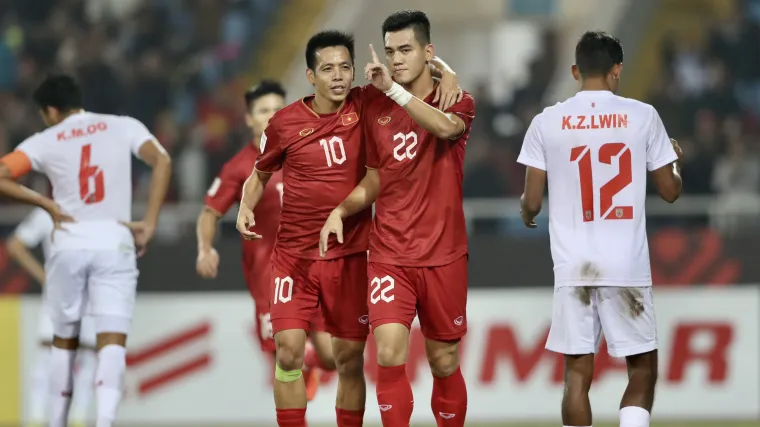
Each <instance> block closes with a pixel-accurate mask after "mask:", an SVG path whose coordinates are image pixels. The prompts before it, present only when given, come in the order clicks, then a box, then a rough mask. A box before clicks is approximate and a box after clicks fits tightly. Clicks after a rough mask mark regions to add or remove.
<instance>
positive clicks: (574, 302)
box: [546, 286, 657, 357]
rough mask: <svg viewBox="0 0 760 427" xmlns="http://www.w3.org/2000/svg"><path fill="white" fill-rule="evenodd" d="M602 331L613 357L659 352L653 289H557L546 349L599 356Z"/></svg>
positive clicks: (562, 352) (569, 287) (563, 352)
mask: <svg viewBox="0 0 760 427" xmlns="http://www.w3.org/2000/svg"><path fill="white" fill-rule="evenodd" d="M602 332H604V338H605V340H606V341H607V350H608V352H609V354H610V356H612V357H626V356H632V355H635V354H641V353H647V352H650V351H652V350H656V349H657V325H656V324H655V316H654V303H653V300H652V288H651V287H640V288H634V287H632V288H624V287H571V286H568V287H562V288H556V289H555V290H554V303H553V309H552V326H551V330H550V331H549V337H548V338H547V340H546V349H547V350H550V351H553V352H556V353H561V354H573V355H580V354H592V353H597V352H598V351H599V343H600V341H601V338H602Z"/></svg>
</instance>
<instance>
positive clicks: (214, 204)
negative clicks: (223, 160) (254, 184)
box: [206, 163, 243, 215]
mask: <svg viewBox="0 0 760 427" xmlns="http://www.w3.org/2000/svg"><path fill="white" fill-rule="evenodd" d="M236 172H237V171H236V168H235V165H234V164H232V163H227V164H225V165H224V167H223V168H222V171H221V172H219V176H217V177H216V178H214V182H212V183H211V187H209V189H208V191H207V192H206V206H208V207H209V208H211V209H213V210H215V211H216V212H218V213H220V214H222V215H224V214H226V213H227V211H228V210H229V209H230V207H231V206H232V205H233V204H235V202H237V201H238V200H237V196H238V194H239V192H240V189H241V188H242V187H243V182H242V181H241V178H240V174H239V173H236Z"/></svg>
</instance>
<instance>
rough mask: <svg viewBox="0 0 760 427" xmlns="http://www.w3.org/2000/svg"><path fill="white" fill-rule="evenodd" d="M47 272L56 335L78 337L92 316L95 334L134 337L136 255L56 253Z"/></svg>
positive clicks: (49, 261)
mask: <svg viewBox="0 0 760 427" xmlns="http://www.w3.org/2000/svg"><path fill="white" fill-rule="evenodd" d="M45 272H46V289H45V290H46V292H45V297H46V301H45V303H46V305H47V307H48V309H49V310H50V317H51V319H52V321H53V328H54V332H55V335H57V336H60V337H62V338H70V337H72V336H76V334H78V333H79V331H78V328H79V324H80V321H81V320H82V318H83V317H84V316H85V314H90V315H92V316H93V318H94V323H95V332H96V333H101V332H116V333H125V334H126V333H128V332H129V328H130V326H131V322H132V314H133V312H134V307H135V293H136V291H137V277H138V275H139V273H138V271H137V260H136V256H135V253H134V252H133V251H115V250H114V251H108V250H96V251H94V250H76V251H75V250H62V251H56V252H54V253H52V254H51V256H50V258H49V259H48V260H47V262H46V263H45ZM88 310H89V313H87V311H88Z"/></svg>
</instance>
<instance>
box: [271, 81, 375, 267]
mask: <svg viewBox="0 0 760 427" xmlns="http://www.w3.org/2000/svg"><path fill="white" fill-rule="evenodd" d="M371 92H372V89H369V88H368V87H355V88H353V89H351V93H350V94H349V95H348V97H347V98H346V100H345V102H344V103H343V105H342V106H341V107H340V108H339V109H338V111H337V112H335V113H333V114H321V115H320V114H317V113H316V112H314V110H312V109H311V108H310V104H311V100H312V99H313V95H312V96H308V97H306V98H304V99H302V100H299V101H296V102H294V103H292V104H290V105H288V106H287V107H285V108H283V109H282V110H280V111H278V112H277V114H275V115H274V117H272V119H271V120H270V121H269V125H268V126H267V129H266V131H265V134H264V135H263V136H262V138H261V141H262V142H261V148H262V151H263V154H262V155H261V156H260V157H259V159H258V160H257V162H256V169H258V170H260V171H262V172H276V171H278V170H280V169H282V172H283V184H284V192H283V199H282V222H281V225H280V229H279V231H278V233H277V242H276V243H275V247H276V248H277V250H281V251H283V252H285V253H287V254H289V255H291V256H294V257H297V258H304V259H321V258H320V256H319V232H320V230H321V229H322V226H323V225H324V223H325V220H327V217H328V215H329V214H330V212H331V211H332V210H333V209H334V208H335V207H336V206H338V205H339V204H340V203H341V202H343V200H344V199H345V198H346V197H347V196H348V195H349V194H350V193H351V191H352V190H353V189H354V187H356V185H357V184H359V182H360V181H361V180H362V178H363V177H364V174H365V163H366V154H365V149H364V138H363V135H362V126H361V125H360V123H359V121H360V119H361V117H362V103H363V102H366V99H367V97H368V94H370V93H371ZM375 92H376V93H378V94H379V93H380V92H379V91H376V90H375ZM371 221H372V211H371V210H370V209H366V210H365V211H363V212H360V213H358V214H357V215H354V216H352V217H351V218H348V219H346V221H344V224H343V239H344V240H343V244H342V245H340V244H338V243H337V241H336V240H335V236H334V235H333V236H331V237H330V242H329V245H330V250H329V251H328V252H327V257H328V258H331V259H334V258H340V257H343V256H346V255H350V254H353V253H356V252H361V251H366V250H367V238H368V234H369V228H370V223H371Z"/></svg>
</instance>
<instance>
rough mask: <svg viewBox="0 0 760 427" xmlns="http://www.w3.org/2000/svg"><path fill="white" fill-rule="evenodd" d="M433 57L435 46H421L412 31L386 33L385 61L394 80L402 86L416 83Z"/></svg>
mask: <svg viewBox="0 0 760 427" xmlns="http://www.w3.org/2000/svg"><path fill="white" fill-rule="evenodd" d="M433 56H435V52H434V50H433V45H432V44H427V45H421V44H420V43H419V42H418V41H417V38H416V37H415V36H414V31H413V30H412V29H406V30H401V31H396V32H393V33H390V32H389V33H385V60H386V62H387V63H388V69H389V70H390V72H391V73H392V74H391V75H392V76H393V80H395V81H396V82H397V83H399V84H401V85H406V84H410V83H412V82H413V81H415V80H416V79H417V78H418V77H419V76H420V75H421V74H422V72H423V71H424V70H425V67H427V63H428V61H430V60H431V59H433Z"/></svg>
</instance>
